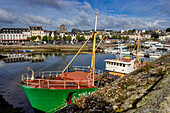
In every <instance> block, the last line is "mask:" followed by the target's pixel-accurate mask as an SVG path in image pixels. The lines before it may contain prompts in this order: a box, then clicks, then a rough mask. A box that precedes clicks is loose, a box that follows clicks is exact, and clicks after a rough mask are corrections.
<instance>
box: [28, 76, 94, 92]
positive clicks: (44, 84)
mask: <svg viewBox="0 0 170 113" xmlns="http://www.w3.org/2000/svg"><path fill="white" fill-rule="evenodd" d="M30 80H31V78H29V77H27V79H26V82H25V84H26V86H31V87H35V88H48V89H49V88H54V87H55V86H59V87H61V88H63V89H66V88H67V87H77V89H80V88H81V87H82V86H88V87H90V86H91V85H92V83H91V82H90V83H89V81H88V80H50V79H35V80H34V81H33V82H32V81H30Z"/></svg>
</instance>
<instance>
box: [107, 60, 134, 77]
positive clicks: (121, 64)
mask: <svg viewBox="0 0 170 113" xmlns="http://www.w3.org/2000/svg"><path fill="white" fill-rule="evenodd" d="M105 61H106V68H105V69H106V70H108V71H109V74H113V75H120V76H124V75H125V74H129V73H130V72H132V71H134V70H135V68H134V62H135V60H134V59H125V58H117V59H107V60H105Z"/></svg>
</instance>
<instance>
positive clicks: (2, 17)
mask: <svg viewBox="0 0 170 113" xmlns="http://www.w3.org/2000/svg"><path fill="white" fill-rule="evenodd" d="M15 19H16V16H15V15H13V14H11V13H8V12H7V11H5V10H3V9H0V23H13V22H14V21H15Z"/></svg>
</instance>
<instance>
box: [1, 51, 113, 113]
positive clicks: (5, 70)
mask: <svg viewBox="0 0 170 113" xmlns="http://www.w3.org/2000/svg"><path fill="white" fill-rule="evenodd" d="M37 56H38V57H37ZM34 57H35V58H39V59H41V60H38V59H36V60H35V59H34V60H31V61H30V60H25V61H23V60H22V61H21V62H20V61H11V62H9V61H8V62H7V63H6V62H5V60H3V59H2V60H1V61H0V94H1V95H3V97H4V98H5V100H6V101H7V102H8V103H9V104H12V105H13V106H14V107H20V108H23V111H25V112H26V113H34V111H33V109H32V107H31V105H30V103H29V101H28V99H27V97H26V95H25V93H24V92H23V90H22V89H21V88H20V87H19V86H18V85H17V83H18V82H20V81H21V75H22V74H24V73H27V72H28V69H27V68H28V67H30V68H31V69H33V70H34V72H35V73H37V72H39V71H56V70H62V69H64V68H65V67H66V65H67V64H68V63H69V61H70V60H71V59H72V58H73V57H74V54H69V55H66V54H58V53H38V54H34V55H33V58H34ZM108 58H116V57H115V55H112V54H104V53H97V54H96V59H95V60H96V69H102V70H104V69H105V62H104V60H105V59H108ZM42 59H44V60H42ZM90 61H91V54H79V55H78V56H77V57H76V59H75V60H74V61H73V62H72V63H71V66H90V65H91V64H90Z"/></svg>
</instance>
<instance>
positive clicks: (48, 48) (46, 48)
mask: <svg viewBox="0 0 170 113" xmlns="http://www.w3.org/2000/svg"><path fill="white" fill-rule="evenodd" d="M81 46H82V44H76V45H67V44H66V45H59V46H57V45H38V46H34V45H32V46H21V45H0V52H11V51H12V50H13V51H18V50H33V51H34V52H77V51H78V50H79V49H80V48H81ZM114 46H116V45H115V44H100V46H99V48H101V49H105V48H108V47H114ZM128 46H129V47H131V48H133V47H134V45H128ZM89 51H92V44H88V45H87V46H85V47H84V48H83V49H82V52H89Z"/></svg>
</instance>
